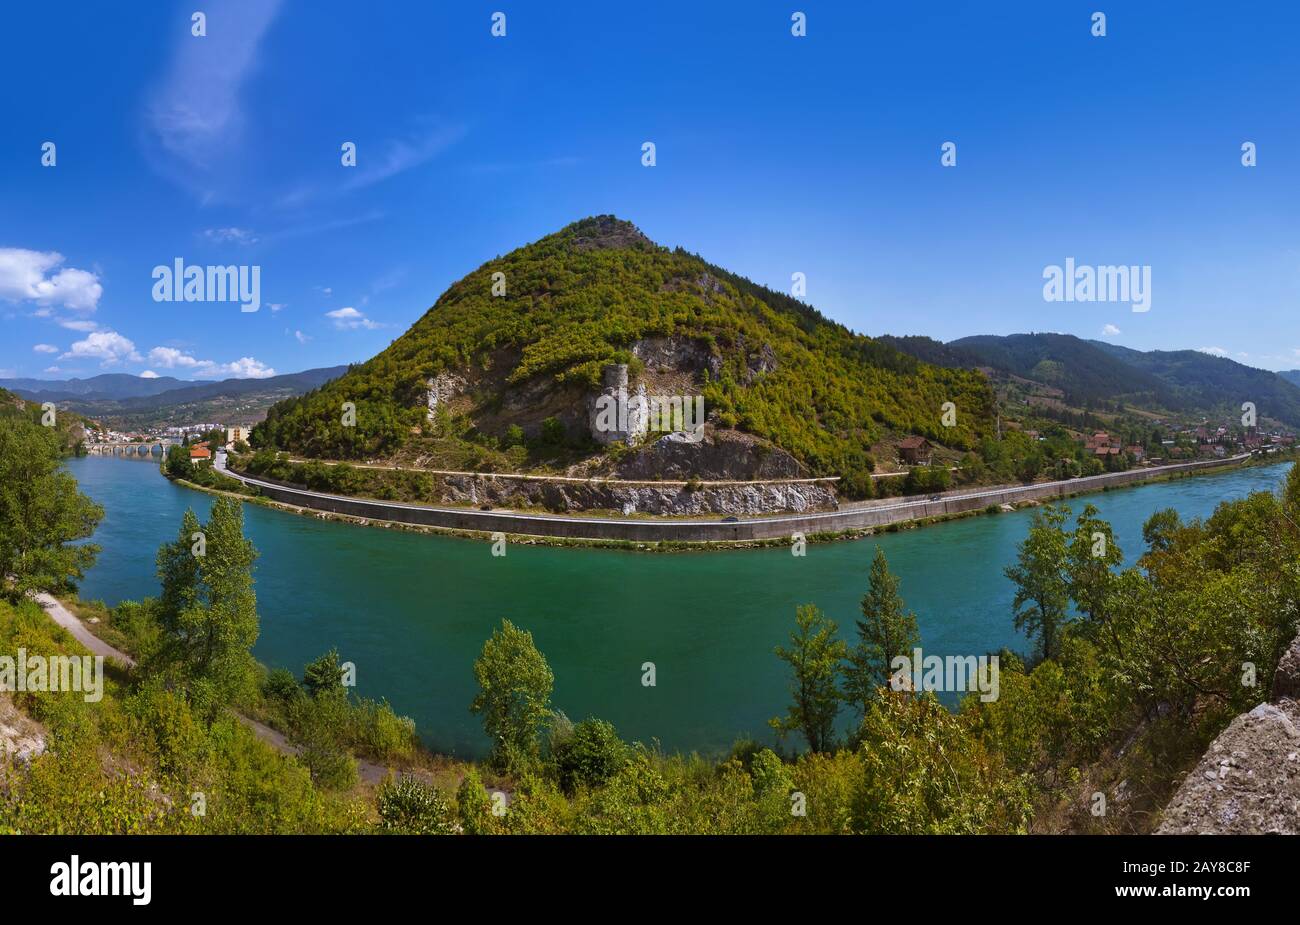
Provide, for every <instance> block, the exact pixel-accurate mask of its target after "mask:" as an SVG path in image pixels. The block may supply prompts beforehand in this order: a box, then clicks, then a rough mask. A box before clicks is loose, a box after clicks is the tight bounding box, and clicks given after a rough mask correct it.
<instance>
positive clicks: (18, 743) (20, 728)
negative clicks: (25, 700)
mask: <svg viewBox="0 0 1300 925" xmlns="http://www.w3.org/2000/svg"><path fill="white" fill-rule="evenodd" d="M45 746H46V733H45V729H44V728H43V727H42V726H41V725H40V724H39V723H37V722H36V721H35V720H33V719H31V718H30V717H28V716H27V715H26V714H25V713H23V712H22V711H21V710H19V709H18V708H17V707H16V706H15V705H14V702H13V698H12V696H11V695H10V694H8V693H0V757H10V758H13V759H14V760H16V761H19V762H22V763H23V764H27V763H28V762H30V761H31V760H32V759H33V758H37V757H39V756H40V755H42V754H44V752H45Z"/></svg>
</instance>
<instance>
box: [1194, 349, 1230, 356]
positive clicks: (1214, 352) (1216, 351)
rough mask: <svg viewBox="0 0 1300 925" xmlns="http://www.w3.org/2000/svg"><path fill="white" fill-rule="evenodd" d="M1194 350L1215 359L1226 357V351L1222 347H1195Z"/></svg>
mask: <svg viewBox="0 0 1300 925" xmlns="http://www.w3.org/2000/svg"><path fill="white" fill-rule="evenodd" d="M1196 349H1197V350H1199V351H1200V352H1201V353H1208V354H1209V355H1210V356H1215V357H1226V356H1227V355H1228V351H1226V350H1224V349H1223V348H1222V347H1197V348H1196Z"/></svg>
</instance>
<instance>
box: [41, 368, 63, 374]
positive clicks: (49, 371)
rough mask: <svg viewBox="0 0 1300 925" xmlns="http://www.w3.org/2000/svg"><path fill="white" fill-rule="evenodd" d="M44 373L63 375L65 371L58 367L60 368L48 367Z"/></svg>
mask: <svg viewBox="0 0 1300 925" xmlns="http://www.w3.org/2000/svg"><path fill="white" fill-rule="evenodd" d="M43 372H47V373H61V372H63V369H62V368H61V367H58V366H47V367H45V369H44V370H43Z"/></svg>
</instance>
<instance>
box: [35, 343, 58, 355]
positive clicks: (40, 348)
mask: <svg viewBox="0 0 1300 925" xmlns="http://www.w3.org/2000/svg"><path fill="white" fill-rule="evenodd" d="M32 349H33V350H35V351H36V352H37V353H58V352H59V348H58V347H56V346H54V345H53V344H36V345H35V346H33V347H32Z"/></svg>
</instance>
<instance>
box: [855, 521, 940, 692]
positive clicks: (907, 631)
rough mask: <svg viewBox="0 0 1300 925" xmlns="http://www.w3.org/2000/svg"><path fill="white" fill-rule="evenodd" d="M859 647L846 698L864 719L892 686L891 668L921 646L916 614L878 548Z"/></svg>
mask: <svg viewBox="0 0 1300 925" xmlns="http://www.w3.org/2000/svg"><path fill="white" fill-rule="evenodd" d="M857 624H858V644H857V645H856V646H854V647H853V648H852V649H851V650H850V651H849V655H848V664H847V666H846V667H845V671H844V675H845V678H844V697H845V700H847V701H848V702H849V703H851V704H853V705H854V707H856V708H857V710H858V711H859V712H860V713H861V714H862V715H863V716H865V715H866V713H867V709H868V708H869V706H870V704H871V701H872V700H873V699H874V698H875V696H876V691H877V690H879V689H880V688H881V687H884V686H886V685H887V684H888V683H889V676H890V673H891V671H890V665H891V663H892V662H893V660H894V659H895V658H896V657H897V656H899V655H910V654H911V652H912V650H913V649H914V648H916V647H917V646H918V645H920V644H921V634H920V633H919V632H918V630H917V627H916V614H914V613H912V612H910V611H905V610H904V609H903V599H902V598H901V597H900V596H899V594H898V577H897V576H896V575H894V574H893V573H892V572H890V571H889V562H888V561H887V560H886V559H885V551H884V550H883V549H881V548H880V547H879V546H877V547H876V555H875V558H874V559H872V561H871V575H870V578H869V587H868V590H867V593H866V594H864V595H863V597H862V619H861V620H858V621H857Z"/></svg>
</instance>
